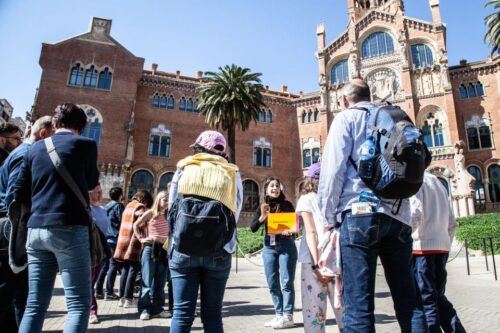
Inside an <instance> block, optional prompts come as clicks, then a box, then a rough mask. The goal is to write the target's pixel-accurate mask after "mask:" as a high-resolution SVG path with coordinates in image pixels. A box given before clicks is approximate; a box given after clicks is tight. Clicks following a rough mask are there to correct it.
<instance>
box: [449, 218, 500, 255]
mask: <svg viewBox="0 0 500 333" xmlns="http://www.w3.org/2000/svg"><path fill="white" fill-rule="evenodd" d="M456 237H457V239H458V240H459V241H460V242H461V243H464V242H465V240H467V245H468V247H469V248H471V249H473V250H483V238H486V250H487V252H488V253H489V254H491V250H490V240H489V238H493V248H494V250H495V254H500V213H490V214H478V215H474V216H468V217H462V218H459V219H458V229H457V233H456Z"/></svg>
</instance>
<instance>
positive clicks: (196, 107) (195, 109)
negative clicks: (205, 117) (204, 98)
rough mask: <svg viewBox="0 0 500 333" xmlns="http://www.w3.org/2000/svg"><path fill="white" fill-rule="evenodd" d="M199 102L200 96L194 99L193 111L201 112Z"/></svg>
mask: <svg viewBox="0 0 500 333" xmlns="http://www.w3.org/2000/svg"><path fill="white" fill-rule="evenodd" d="M199 103H200V100H199V99H198V98H197V99H195V100H194V105H193V112H200V110H199V109H198V104H199Z"/></svg>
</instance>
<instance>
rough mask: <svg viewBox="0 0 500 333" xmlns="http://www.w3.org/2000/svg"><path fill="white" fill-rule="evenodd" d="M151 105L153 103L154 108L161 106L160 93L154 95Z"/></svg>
mask: <svg viewBox="0 0 500 333" xmlns="http://www.w3.org/2000/svg"><path fill="white" fill-rule="evenodd" d="M151 105H153V107H154V108H159V107H160V95H158V94H154V95H153V101H152V102H151Z"/></svg>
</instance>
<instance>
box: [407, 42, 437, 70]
mask: <svg viewBox="0 0 500 333" xmlns="http://www.w3.org/2000/svg"><path fill="white" fill-rule="evenodd" d="M411 55H412V59H413V64H414V65H415V67H417V68H422V67H431V66H432V65H434V59H433V57H432V50H431V48H430V47H429V46H428V45H426V44H415V45H412V46H411Z"/></svg>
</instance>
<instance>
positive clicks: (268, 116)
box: [266, 110, 273, 123]
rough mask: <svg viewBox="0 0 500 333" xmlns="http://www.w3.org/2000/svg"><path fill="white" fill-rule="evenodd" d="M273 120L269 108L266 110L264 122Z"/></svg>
mask: <svg viewBox="0 0 500 333" xmlns="http://www.w3.org/2000/svg"><path fill="white" fill-rule="evenodd" d="M272 122H273V112H272V111H271V110H267V112H266V123H272Z"/></svg>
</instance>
